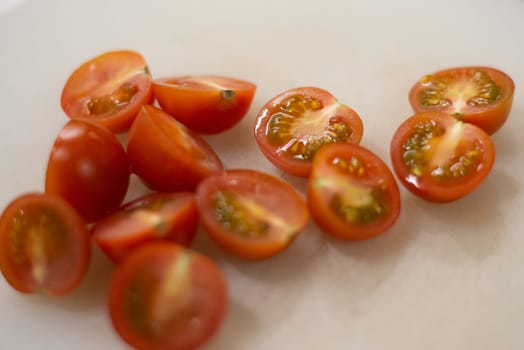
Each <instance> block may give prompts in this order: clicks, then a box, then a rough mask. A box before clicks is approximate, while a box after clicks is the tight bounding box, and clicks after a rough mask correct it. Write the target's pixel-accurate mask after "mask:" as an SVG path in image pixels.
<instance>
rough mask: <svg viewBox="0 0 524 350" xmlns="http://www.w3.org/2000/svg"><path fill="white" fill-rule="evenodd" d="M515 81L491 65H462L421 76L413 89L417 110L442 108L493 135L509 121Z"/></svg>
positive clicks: (425, 110)
mask: <svg viewBox="0 0 524 350" xmlns="http://www.w3.org/2000/svg"><path fill="white" fill-rule="evenodd" d="M514 91H515V84H514V83H513V80H512V79H511V78H510V77H509V76H508V75H507V74H506V73H504V72H501V71H500V70H497V69H494V68H489V67H460V68H450V69H445V70H441V71H438V72H436V73H433V74H429V75H426V76H424V77H422V78H421V79H420V80H419V81H418V82H417V83H416V84H415V85H414V86H413V87H412V89H411V91H410V93H409V102H410V103H411V106H412V108H413V110H414V111H415V112H427V111H442V112H446V113H448V114H451V115H453V116H454V117H455V118H457V119H458V120H461V121H463V122H465V123H471V124H474V125H476V126H478V127H479V128H481V129H484V131H486V132H487V133H488V134H493V133H494V132H495V131H497V130H498V129H499V128H500V127H501V126H502V125H503V124H504V122H505V121H506V118H507V117H508V114H509V112H510V110H511V104H512V102H513V93H514Z"/></svg>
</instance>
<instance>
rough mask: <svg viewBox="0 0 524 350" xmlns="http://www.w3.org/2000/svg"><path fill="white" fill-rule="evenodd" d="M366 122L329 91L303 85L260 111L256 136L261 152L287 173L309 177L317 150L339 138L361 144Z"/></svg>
mask: <svg viewBox="0 0 524 350" xmlns="http://www.w3.org/2000/svg"><path fill="white" fill-rule="evenodd" d="M362 133H363V124H362V120H361V119H360V116H359V115H358V114H357V113H356V112H355V111H354V110H352V109H351V108H350V107H348V106H346V105H344V104H341V103H339V102H338V101H337V100H336V98H335V97H334V96H333V95H332V94H331V93H329V92H327V91H325V90H323V89H319V88H316V87H301V88H296V89H292V90H289V91H286V92H283V93H281V94H279V95H277V96H276V97H274V98H273V99H271V100H270V101H269V102H268V103H266V104H265V105H264V106H263V107H262V109H261V110H260V111H259V112H258V114H257V117H256V122H255V139H256V141H257V143H258V146H259V147H260V150H261V151H262V153H263V154H264V155H265V156H266V157H267V158H268V159H269V161H271V162H272V163H273V164H274V165H275V166H276V167H278V168H280V169H282V170H284V171H285V172H287V173H289V174H292V175H295V176H300V177H307V176H308V175H309V173H310V171H311V162H312V160H313V157H314V155H315V153H316V152H317V150H318V149H319V148H320V147H321V146H322V145H324V144H327V143H333V142H338V141H347V142H352V143H359V142H360V140H361V138H362Z"/></svg>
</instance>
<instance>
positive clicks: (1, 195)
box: [0, 0, 524, 350]
mask: <svg viewBox="0 0 524 350" xmlns="http://www.w3.org/2000/svg"><path fill="white" fill-rule="evenodd" d="M9 3H14V2H13V1H9ZM7 5H10V4H7ZM7 5H6V6H5V7H6V10H7V12H6V13H4V14H3V15H0V45H1V48H0V67H1V68H2V77H1V78H0V102H1V123H2V124H1V127H0V147H1V164H2V167H1V171H0V179H1V183H0V206H1V207H2V208H3V207H5V206H6V205H7V203H8V202H9V201H10V200H11V199H13V198H14V197H16V196H17V195H19V194H21V193H23V192H27V191H34V190H42V189H43V180H44V174H45V168H46V163H47V157H48V154H49V150H50V148H51V145H52V143H53V141H54V139H55V137H56V134H57V133H58V131H59V130H60V128H61V127H62V126H63V125H64V124H65V122H66V121H67V118H66V116H65V115H64V114H63V112H62V111H61V109H60V104H59V99H60V93H61V89H62V87H63V84H64V82H65V80H66V79H67V77H68V76H69V74H70V73H71V72H72V71H73V69H75V68H76V67H77V66H78V65H80V64H81V63H82V62H84V61H85V60H87V59H89V58H91V57H93V56H96V55H98V54H100V53H102V52H104V51H106V50H114V49H121V48H127V49H134V50H137V51H139V52H141V53H142V54H143V55H144V56H145V57H146V59H147V61H148V62H149V65H150V68H151V71H152V74H153V75H154V76H155V77H163V76H169V75H182V74H198V73H204V74H205V73H211V74H223V75H231V76H235V77H238V78H243V79H247V80H251V81H253V82H255V83H256V84H257V85H258V91H257V94H256V96H255V100H254V102H253V105H252V108H251V110H250V112H249V114H248V115H247V116H246V117H245V119H244V120H243V122H242V123H240V124H239V125H238V126H237V127H235V128H234V129H232V130H230V131H228V132H226V133H225V134H223V135H218V136H213V137H207V140H208V141H209V142H210V143H211V144H212V145H213V146H215V147H216V150H217V152H218V153H219V154H220V155H221V157H222V158H223V160H224V163H225V164H226V166H227V167H230V168H233V167H247V168H255V169H259V170H263V171H266V172H269V173H272V174H274V175H277V176H280V177H283V178H285V179H286V180H288V181H290V182H291V183H293V184H295V185H296V186H297V187H298V188H299V189H300V190H301V191H302V190H303V188H304V181H303V180H298V179H296V178H292V177H291V176H288V175H284V174H282V173H281V172H280V171H278V170H276V169H275V168H274V167H273V166H271V165H270V164H269V162H268V161H266V159H265V158H264V157H263V156H262V154H261V153H260V151H259V150H258V148H257V146H256V143H255V141H254V139H253V136H252V133H253V130H252V129H253V121H254V117H255V115H256V112H257V111H258V109H259V108H260V107H261V106H262V105H263V104H264V103H265V102H266V101H267V100H268V99H270V98H271V97H273V96H274V95H276V94H278V93H280V92H282V91H283V90H286V89H289V88H293V87H297V86H301V85H314V86H319V87H322V88H324V89H327V90H329V91H331V92H332V93H333V94H334V95H336V96H337V97H338V99H339V100H340V101H341V102H343V103H346V104H348V105H350V106H351V107H353V108H354V109H355V110H357V111H358V112H359V114H360V115H361V117H362V119H363V121H364V124H365V133H364V138H363V141H362V144H363V145H364V146H366V147H368V148H370V149H371V150H373V151H374V152H376V153H377V154H378V155H379V156H381V157H382V158H383V159H384V160H385V161H386V162H387V163H388V164H390V160H389V156H388V144H389V141H390V139H391V137H392V135H393V132H394V130H395V129H396V127H397V126H398V125H399V124H400V122H401V121H402V120H403V119H404V118H406V117H408V116H409V115H410V114H411V110H410V107H409V104H408V101H407V94H408V91H409V88H410V87H411V85H412V84H413V83H414V82H415V81H416V80H417V79H418V78H420V77H421V76H422V75H424V74H426V73H430V72H432V71H435V70H438V69H443V68H448V67H452V66H460V65H490V66H494V67H497V68H499V69H502V70H504V71H506V72H507V73H508V74H509V75H510V76H512V77H513V79H514V81H515V84H516V93H515V101H514V107H513V111H512V113H511V115H510V117H509V119H508V121H507V123H506V125H505V126H504V128H503V129H502V130H500V131H499V132H498V133H497V134H496V135H495V136H494V142H495V145H496V148H497V152H498V153H497V160H496V164H495V167H494V169H493V171H492V173H491V174H490V176H489V177H488V179H487V180H486V181H485V182H484V183H483V184H482V186H481V187H480V188H478V190H477V191H475V192H474V193H473V194H471V195H470V196H468V197H466V198H464V199H462V200H460V201H457V202H454V203H450V204H444V205H442V204H430V203H426V202H424V201H422V200H420V199H417V198H415V197H413V196H412V195H411V194H409V193H407V192H406V191H405V190H403V189H402V203H403V208H402V214H401V217H400V220H399V221H398V223H397V224H396V226H395V227H394V228H393V229H392V230H391V231H389V232H388V233H387V234H385V235H383V236H381V237H379V238H377V239H374V240H372V241H368V242H365V243H359V244H352V243H345V242H340V241H335V240H333V239H328V238H326V237H325V236H323V235H322V234H321V233H320V232H319V231H318V230H317V229H316V228H315V226H314V225H313V224H312V223H310V225H309V226H308V227H307V229H306V231H305V232H303V234H302V235H301V236H300V237H299V238H298V239H297V240H296V241H295V243H294V244H293V245H292V247H291V248H290V249H289V250H287V251H286V252H285V253H283V254H282V255H280V256H278V257H276V258H274V259H271V260H268V261H265V262H258V263H245V262H241V261H238V260H235V259H232V258H229V257H228V256H226V255H224V254H222V253H221V252H220V251H219V250H218V249H216V248H214V247H213V246H212V245H211V243H210V242H209V241H208V240H207V238H206V237H205V236H204V235H203V233H202V232H200V237H199V240H198V242H197V246H196V248H197V249H198V250H200V251H203V252H205V253H207V254H210V255H211V256H212V257H213V258H215V259H216V260H217V261H218V263H219V264H220V265H221V266H222V267H223V269H224V271H225V274H226V277H227V280H228V282H229V287H230V304H231V305H230V309H229V313H228V315H227V318H226V320H225V323H224V325H223V327H222V329H221V331H220V332H219V334H217V336H216V337H215V338H214V339H213V341H212V342H211V343H210V344H209V345H208V346H207V347H206V349H208V350H237V349H250V350H262V349H302V350H306V349H312V350H313V349H333V350H338V349H340V350H346V349H358V350H382V349H399V350H410V349H448V350H462V349H477V350H480V349H486V350H488V349H507V350H514V349H515V350H517V349H524V333H523V331H522V325H523V324H524V298H523V295H524V273H523V272H522V271H523V266H524V223H523V216H522V212H523V208H524V203H523V199H524V194H523V185H524V180H523V176H522V174H523V173H524V162H523V160H524V159H523V152H522V150H523V146H524V141H523V136H522V135H523V131H522V130H524V122H523V114H524V101H523V94H522V90H521V88H522V86H524V1H522V0H500V1H486V0H474V1H473V0H472V1H465V0H464V1H458V0H457V1H453V0H441V1H428V2H425V1H408V0H398V1H386V0H384V1H369V0H368V1H366V0H345V1H343V0H340V1H337V0H322V1H309V0H300V1H299V0H288V1H284V0H265V1H248V0H221V1H202V0H200V1H198V0H194V1H175V0H170V1H167V0H166V1H131V0H127V1H124V0H119V1H107V0H90V1H71V0H26V1H24V2H22V3H21V5H20V6H18V7H15V8H11V9H9V7H10V6H7ZM142 191H144V189H143V188H142V187H141V186H140V184H139V183H138V182H137V181H134V182H133V187H132V190H131V192H130V194H129V198H131V197H134V196H137V195H139V194H140V193H142ZM112 269H113V267H112V264H111V263H109V262H108V261H107V260H106V259H105V258H104V257H103V256H101V254H100V253H99V252H98V251H95V257H94V261H93V264H92V266H91V269H90V271H89V274H88V277H87V279H86V280H85V282H84V283H83V284H82V286H81V288H80V289H79V290H77V291H76V292H75V293H74V294H72V295H71V296H69V297H67V298H65V299H63V300H50V299H49V298H46V297H42V296H26V295H20V294H17V293H16V292H14V291H13V290H12V289H11V288H10V287H9V286H8V285H7V284H6V283H5V282H4V280H3V279H0V310H1V311H0V348H2V349H17V350H29V349H36V348H45V349H55V350H66V349H67V350H70V349H77V350H88V349H89V350H90V349H116V350H118V349H126V346H125V345H124V344H123V343H122V342H121V340H120V339H119V338H118V337H117V335H116V334H115V333H114V331H113V330H112V328H111V325H110V322H109V320H108V317H107V314H106V309H105V295H106V286H107V282H108V280H109V278H110V275H111V272H112Z"/></svg>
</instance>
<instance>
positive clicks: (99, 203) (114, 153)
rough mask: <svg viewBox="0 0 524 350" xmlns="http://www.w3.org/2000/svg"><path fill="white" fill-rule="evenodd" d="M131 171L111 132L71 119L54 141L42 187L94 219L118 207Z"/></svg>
mask: <svg viewBox="0 0 524 350" xmlns="http://www.w3.org/2000/svg"><path fill="white" fill-rule="evenodd" d="M130 173H131V169H130V165H129V161H128V159H127V156H126V153H125V151H124V149H123V147H122V145H121V144H120V142H119V141H118V139H117V138H116V137H115V135H114V134H112V133H111V132H110V131H109V130H107V129H106V128H104V127H102V126H100V125H98V124H96V123H94V122H90V121H87V120H80V119H74V120H71V121H69V122H68V123H67V124H66V125H65V126H64V128H63V129H62V130H61V131H60V133H59V135H58V137H57V138H56V140H55V143H54V145H53V149H52V151H51V154H50V156H49V161H48V164H47V172H46V179H45V189H46V193H51V194H55V195H59V196H61V197H63V198H64V199H66V200H67V201H68V202H69V203H70V204H71V205H72V206H73V207H74V208H75V209H76V210H77V211H78V212H79V214H80V215H81V216H82V217H83V218H84V219H85V220H86V221H87V222H93V221H96V220H98V219H100V218H102V217H103V216H105V215H107V214H108V213H109V212H111V211H112V210H114V209H116V208H118V207H119V206H120V204H121V203H122V201H123V199H124V197H125V195H126V193H127V188H128V185H129V177H130Z"/></svg>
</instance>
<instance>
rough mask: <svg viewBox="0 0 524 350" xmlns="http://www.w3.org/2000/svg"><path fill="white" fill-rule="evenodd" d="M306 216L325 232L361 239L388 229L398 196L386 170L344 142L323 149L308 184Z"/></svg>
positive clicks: (371, 156) (397, 209)
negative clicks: (308, 215)
mask: <svg viewBox="0 0 524 350" xmlns="http://www.w3.org/2000/svg"><path fill="white" fill-rule="evenodd" d="M307 204H308V207H309V212H310V213H311V217H312V218H313V220H314V221H315V222H316V223H317V225H318V226H319V227H320V228H321V229H322V230H323V231H324V232H326V233H328V234H330V235H333V236H335V237H337V238H341V239H346V240H365V239H370V238H373V237H375V236H377V235H379V234H381V233H383V232H385V231H386V230H388V229H389V228H390V227H391V226H392V225H393V224H394V223H395V222H396V221H397V219H398V216H399V214H400V192H399V189H398V186H397V182H396V180H395V177H394V176H393V174H392V173H391V171H390V170H389V168H388V166H387V165H386V164H385V163H384V162H383V161H382V160H381V159H380V158H379V157H378V156H376V155H375V154H374V153H373V152H371V151H369V150H368V149H366V148H364V147H362V146H359V145H356V144H351V143H348V142H337V143H332V144H329V145H325V146H323V147H322V148H321V149H320V150H319V151H318V152H317V154H316V155H315V158H314V160H313V170H312V172H311V176H310V178H309V181H308V186H307Z"/></svg>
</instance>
